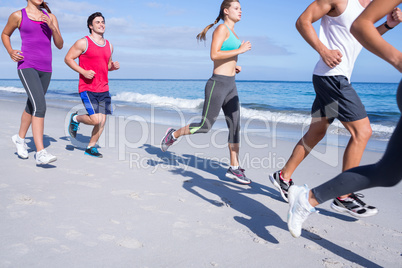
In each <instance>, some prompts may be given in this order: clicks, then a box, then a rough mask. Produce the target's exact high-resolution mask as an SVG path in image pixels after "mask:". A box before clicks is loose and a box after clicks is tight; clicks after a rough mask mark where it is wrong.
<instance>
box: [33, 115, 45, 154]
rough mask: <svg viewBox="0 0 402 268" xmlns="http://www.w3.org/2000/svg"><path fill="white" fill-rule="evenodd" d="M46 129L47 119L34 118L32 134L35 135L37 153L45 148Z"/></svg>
mask: <svg viewBox="0 0 402 268" xmlns="http://www.w3.org/2000/svg"><path fill="white" fill-rule="evenodd" d="M44 128H45V118H43V117H36V116H32V134H33V138H34V142H35V146H36V151H37V152H39V151H41V150H43V149H44V148H45V147H44V146H43V131H44Z"/></svg>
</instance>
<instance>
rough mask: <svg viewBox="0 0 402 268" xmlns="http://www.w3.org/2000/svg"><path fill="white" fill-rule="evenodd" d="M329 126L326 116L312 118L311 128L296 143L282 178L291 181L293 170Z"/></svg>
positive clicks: (283, 170)
mask: <svg viewBox="0 0 402 268" xmlns="http://www.w3.org/2000/svg"><path fill="white" fill-rule="evenodd" d="M328 127H329V122H328V119H327V118H325V117H320V118H312V119H311V124H310V128H309V130H308V131H307V133H306V134H305V135H304V136H303V138H302V139H300V141H299V142H298V143H297V144H296V146H295V148H294V149H293V152H292V155H291V156H290V158H289V160H288V161H287V163H286V164H285V166H284V167H283V169H282V178H283V179H284V180H286V181H289V180H290V178H291V176H292V174H293V172H294V171H295V170H296V168H297V167H298V166H299V165H300V163H301V162H302V161H303V160H304V158H306V157H307V155H308V154H309V153H310V151H311V150H312V149H313V148H314V147H315V146H316V145H317V143H319V142H320V141H321V140H322V139H323V138H324V136H325V133H326V132H327V129H328Z"/></svg>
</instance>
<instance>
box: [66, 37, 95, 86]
mask: <svg viewBox="0 0 402 268" xmlns="http://www.w3.org/2000/svg"><path fill="white" fill-rule="evenodd" d="M86 47H87V41H86V39H85V38H82V39H80V40H78V41H77V42H75V43H74V45H73V46H72V47H71V48H70V50H69V51H68V52H67V54H66V57H65V58H64V62H65V63H66V64H67V65H68V66H69V67H70V68H71V69H73V70H74V71H76V72H77V73H79V74H82V75H83V76H84V77H85V78H87V79H92V78H94V76H95V72H94V71H93V70H84V69H83V68H82V67H80V66H79V65H78V64H77V63H76V62H75V59H76V58H78V57H79V56H80V55H81V54H82V53H83V52H84V51H85V49H86Z"/></svg>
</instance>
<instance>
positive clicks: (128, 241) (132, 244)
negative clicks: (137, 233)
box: [117, 238, 144, 249]
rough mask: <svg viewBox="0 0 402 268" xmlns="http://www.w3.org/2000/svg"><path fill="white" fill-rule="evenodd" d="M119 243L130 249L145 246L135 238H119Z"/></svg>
mask: <svg viewBox="0 0 402 268" xmlns="http://www.w3.org/2000/svg"><path fill="white" fill-rule="evenodd" d="M117 245H118V246H120V247H124V248H129V249H139V248H142V247H143V246H144V245H143V244H142V243H141V242H140V241H138V240H136V239H133V238H124V239H122V240H119V241H118V242H117Z"/></svg>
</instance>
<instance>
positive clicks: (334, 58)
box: [321, 49, 343, 68]
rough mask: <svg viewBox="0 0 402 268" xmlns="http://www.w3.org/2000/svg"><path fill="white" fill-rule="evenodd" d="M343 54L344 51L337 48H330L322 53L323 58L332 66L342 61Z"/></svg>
mask: <svg viewBox="0 0 402 268" xmlns="http://www.w3.org/2000/svg"><path fill="white" fill-rule="evenodd" d="M342 56H343V55H342V53H341V52H340V51H339V50H337V49H335V50H330V49H328V50H326V51H325V52H324V53H322V54H321V58H322V60H323V61H324V62H325V64H326V65H328V67H330V68H334V67H335V66H337V65H339V63H341V62H342Z"/></svg>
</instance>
